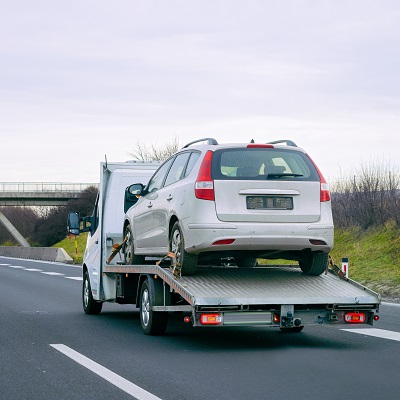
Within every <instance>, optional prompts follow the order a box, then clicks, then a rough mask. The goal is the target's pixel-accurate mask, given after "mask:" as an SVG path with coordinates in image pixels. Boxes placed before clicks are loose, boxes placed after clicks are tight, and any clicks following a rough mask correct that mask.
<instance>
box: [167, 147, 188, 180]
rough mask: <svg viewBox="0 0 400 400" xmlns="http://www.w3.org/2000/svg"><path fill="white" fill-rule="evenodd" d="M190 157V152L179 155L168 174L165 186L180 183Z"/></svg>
mask: <svg viewBox="0 0 400 400" xmlns="http://www.w3.org/2000/svg"><path fill="white" fill-rule="evenodd" d="M189 157H190V152H189V151H187V152H185V153H181V154H178V155H177V156H176V158H175V161H174V163H173V164H172V167H171V169H170V170H169V172H168V175H167V179H166V180H165V184H164V186H168V185H171V184H172V183H174V182H177V181H179V179H181V177H182V173H183V171H184V169H185V165H186V163H187V161H188V159H189Z"/></svg>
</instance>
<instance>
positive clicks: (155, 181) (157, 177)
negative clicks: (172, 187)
mask: <svg viewBox="0 0 400 400" xmlns="http://www.w3.org/2000/svg"><path fill="white" fill-rule="evenodd" d="M174 159H175V157H172V158H170V159H169V160H167V161H166V162H165V163H164V164H163V165H161V167H160V168H159V169H158V171H157V172H156V173H155V174H154V175H153V177H152V178H151V179H150V182H149V184H148V185H147V193H151V192H155V191H156V190H158V189H160V188H161V187H162V185H163V182H164V178H165V175H166V174H167V173H168V171H169V168H170V167H171V164H172V162H173V161H174Z"/></svg>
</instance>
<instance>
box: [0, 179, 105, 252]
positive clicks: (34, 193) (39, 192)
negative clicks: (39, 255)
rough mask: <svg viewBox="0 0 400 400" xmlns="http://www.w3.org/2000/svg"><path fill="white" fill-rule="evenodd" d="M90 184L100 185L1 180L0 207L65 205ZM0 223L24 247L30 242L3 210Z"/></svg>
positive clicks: (96, 185)
mask: <svg viewBox="0 0 400 400" xmlns="http://www.w3.org/2000/svg"><path fill="white" fill-rule="evenodd" d="M89 186H95V187H98V186H99V185H98V184H97V183H62V182H0V207H1V206H3V207H9V206H20V207H23V206H36V207H38V206H65V205H66V204H67V202H68V200H71V199H79V197H80V195H81V193H82V192H83V191H84V190H85V189H86V188H88V187H89ZM0 223H2V224H3V225H4V226H5V228H6V229H7V230H8V231H9V232H10V234H11V235H12V236H13V237H14V239H15V240H16V241H17V242H18V243H19V244H20V245H21V246H23V247H29V243H28V242H27V241H26V240H25V238H24V237H23V236H22V235H21V234H20V233H19V232H18V230H17V229H16V228H15V227H14V226H13V225H12V223H11V222H10V221H9V220H8V219H7V218H6V216H5V215H4V214H3V213H2V212H1V208H0Z"/></svg>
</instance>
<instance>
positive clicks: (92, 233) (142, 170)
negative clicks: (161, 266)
mask: <svg viewBox="0 0 400 400" xmlns="http://www.w3.org/2000/svg"><path fill="white" fill-rule="evenodd" d="M159 166H160V163H159V162H158V161H127V162H114V163H110V162H101V163H100V186H99V193H98V195H97V199H96V202H95V205H94V209H93V214H92V215H91V216H90V217H82V218H81V217H80V216H79V215H78V214H77V213H70V215H69V220H68V226H69V227H72V229H70V231H71V233H73V234H79V233H80V232H89V234H88V238H87V243H86V250H85V254H84V256H83V263H82V267H83V271H82V273H83V276H84V277H85V274H88V278H89V279H87V282H88V287H87V288H86V290H91V293H92V296H93V300H95V301H106V300H110V299H115V282H114V278H113V277H110V276H104V279H103V280H100V279H99V277H100V276H101V273H102V265H104V264H105V262H106V260H107V259H108V257H109V256H110V255H111V253H112V251H113V245H115V244H116V243H122V241H123V239H124V238H123V237H122V235H123V221H124V215H125V212H126V207H127V205H126V202H125V201H124V195H125V190H126V188H127V187H128V186H130V185H131V184H133V183H142V184H146V183H147V182H148V180H149V179H150V177H151V176H152V175H153V173H154V172H155V170H156V169H157V168H158V167H159ZM133 204H134V202H132V204H130V205H133ZM124 206H125V207H124ZM128 206H129V205H128ZM105 210H107V212H106V211H105ZM79 222H80V223H81V227H80V228H77V225H76V224H77V223H79ZM84 290H85V288H84ZM87 295H88V293H87ZM99 304H101V303H99Z"/></svg>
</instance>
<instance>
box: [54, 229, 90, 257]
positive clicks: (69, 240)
mask: <svg viewBox="0 0 400 400" xmlns="http://www.w3.org/2000/svg"><path fill="white" fill-rule="evenodd" d="M87 235H88V234H87V233H81V234H80V235H78V236H73V235H71V236H67V237H66V238H65V239H64V240H62V241H61V242H58V243H57V244H55V245H54V246H52V247H61V248H63V249H64V250H65V251H66V252H67V253H68V254H69V255H70V257H71V258H72V259H73V260H74V263H75V264H82V260H83V254H84V253H85V248H86V239H87ZM75 239H76V242H75ZM76 245H77V246H78V253H77V254H76Z"/></svg>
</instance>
